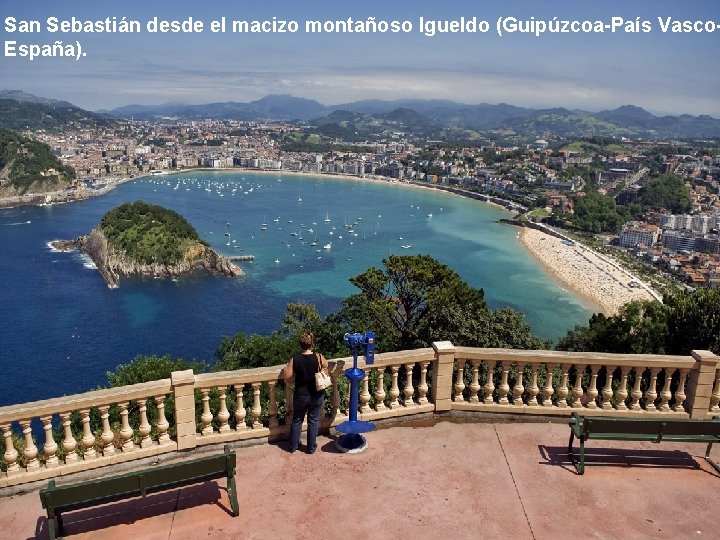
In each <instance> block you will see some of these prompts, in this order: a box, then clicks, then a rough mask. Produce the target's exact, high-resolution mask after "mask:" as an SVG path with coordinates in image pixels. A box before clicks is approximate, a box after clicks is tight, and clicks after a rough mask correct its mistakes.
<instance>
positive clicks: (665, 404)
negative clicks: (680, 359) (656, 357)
mask: <svg viewBox="0 0 720 540" xmlns="http://www.w3.org/2000/svg"><path fill="white" fill-rule="evenodd" d="M674 371H675V370H674V369H673V370H672V372H671V371H670V370H669V369H668V368H663V373H664V374H665V384H664V385H663V389H662V392H660V407H659V409H660V412H670V399H671V398H672V392H670V385H671V384H672V373H673V372H674Z"/></svg>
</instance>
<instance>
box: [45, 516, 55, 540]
mask: <svg viewBox="0 0 720 540" xmlns="http://www.w3.org/2000/svg"><path fill="white" fill-rule="evenodd" d="M47 524H48V538H50V540H55V538H57V535H56V534H55V516H48V518H47Z"/></svg>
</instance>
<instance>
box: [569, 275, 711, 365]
mask: <svg viewBox="0 0 720 540" xmlns="http://www.w3.org/2000/svg"><path fill="white" fill-rule="evenodd" d="M557 349H558V350H562V351H595V352H611V353H636V354H678V355H687V354H690V351H692V350H694V349H696V350H710V351H712V352H714V353H715V354H720V289H699V290H696V291H692V292H677V293H673V294H670V295H668V296H666V297H665V298H664V299H663V303H662V304H661V303H660V302H655V301H649V300H643V301H634V302H630V303H628V304H626V305H625V306H623V307H622V308H621V309H620V312H619V313H618V314H617V315H614V316H612V317H606V316H605V315H603V314H595V315H593V316H592V317H591V318H590V321H589V323H588V326H576V327H575V329H574V330H571V331H569V332H568V333H567V335H566V336H565V337H564V338H562V339H561V340H560V342H559V343H558V345H557Z"/></svg>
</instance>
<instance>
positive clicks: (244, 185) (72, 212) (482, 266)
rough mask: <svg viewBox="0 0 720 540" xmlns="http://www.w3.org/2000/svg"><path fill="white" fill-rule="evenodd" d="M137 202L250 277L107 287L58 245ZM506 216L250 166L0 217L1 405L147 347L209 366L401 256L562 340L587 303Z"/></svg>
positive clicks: (70, 387) (580, 320) (97, 372)
mask: <svg viewBox="0 0 720 540" xmlns="http://www.w3.org/2000/svg"><path fill="white" fill-rule="evenodd" d="M138 199H142V200H144V201H147V202H150V203H155V204H160V205H162V206H165V207H168V208H171V209H173V210H175V211H177V212H179V213H180V214H182V215H183V216H185V217H186V218H187V219H188V220H189V221H190V222H191V223H192V224H193V225H194V226H195V228H196V229H197V230H198V232H199V233H200V235H201V236H202V237H203V238H204V239H205V240H207V241H208V242H210V244H211V245H212V246H213V248H215V249H216V250H217V251H219V252H220V253H222V254H225V255H230V256H232V255H243V254H252V255H254V256H255V257H256V258H255V260H254V261H253V262H252V263H248V262H243V263H239V264H240V265H241V266H242V268H243V269H244V271H245V275H244V276H243V277H240V278H227V277H219V276H213V275H207V274H201V273H198V274H193V275H190V276H186V277H182V278H180V279H179V280H177V281H173V280H161V279H153V278H124V279H122V281H121V283H120V287H119V288H117V289H110V288H108V287H107V285H106V284H105V282H104V280H103V279H102V277H101V276H100V274H99V272H97V270H95V269H93V268H92V264H91V262H90V261H89V260H88V259H87V258H86V257H84V256H83V255H81V254H80V253H77V252H75V253H60V252H57V251H55V250H53V249H51V248H50V247H48V242H50V241H52V240H55V239H70V238H75V237H76V236H79V235H81V234H87V233H88V232H89V231H90V229H91V228H92V227H93V226H95V225H96V224H97V223H98V222H99V220H100V218H101V217H102V215H103V214H104V213H105V212H107V211H108V210H110V209H111V208H114V207H116V206H118V205H119V204H121V203H123V202H128V201H134V200H138ZM509 215H510V214H509V213H508V212H506V211H504V210H502V209H499V208H496V207H492V206H489V205H487V204H485V203H481V202H478V201H474V200H470V199H465V198H462V197H458V196H454V195H449V194H446V193H443V192H439V191H435V190H430V189H418V188H410V187H403V186H399V185H394V184H388V183H386V182H378V181H369V180H363V181H361V180H352V179H347V180H344V179H342V180H341V179H334V178H327V177H313V176H304V175H287V174H258V173H251V172H244V171H243V172H240V171H232V172H200V171H196V172H190V173H183V174H178V175H161V176H153V177H146V178H141V179H138V180H136V181H134V182H131V183H127V184H123V185H122V186H120V187H118V188H117V189H116V190H114V191H112V192H111V193H109V194H107V195H104V196H102V197H96V198H91V199H88V200H86V201H82V202H77V203H72V204H65V205H53V206H44V207H22V208H16V209H8V210H0V240H1V241H2V247H3V254H2V258H1V259H0V287H2V304H3V309H2V310H0V369H2V379H1V380H2V382H1V383H0V405H5V404H9V403H19V402H24V401H32V400H36V399H42V398H47V397H53V396H58V395H63V394H69V393H75V392H81V391H84V390H87V389H89V388H92V387H95V386H98V385H100V384H104V383H105V382H106V378H105V372H106V371H108V370H111V369H113V368H114V367H115V366H116V365H117V364H119V363H124V362H128V361H129V360H131V359H132V358H133V357H134V356H135V355H136V354H139V353H142V354H158V355H162V354H166V353H168V354H171V355H173V356H180V357H183V358H188V359H192V358H195V359H202V360H206V361H208V362H212V361H213V359H214V351H215V348H216V347H217V345H218V343H219V342H220V339H221V338H222V336H225V335H232V334H234V333H236V332H239V331H243V332H247V333H269V332H271V331H272V330H275V329H278V328H279V326H280V323H281V319H282V316H283V314H284V310H285V306H286V304H287V303H288V302H293V301H298V300H303V301H307V302H312V303H314V304H316V305H317V306H318V308H319V310H320V311H321V313H327V312H330V311H333V310H335V309H337V308H338V306H339V303H340V300H341V299H342V298H343V297H345V296H347V295H349V294H352V293H353V292H355V290H356V289H355V288H354V287H353V286H352V285H351V284H350V283H349V281H348V279H349V278H350V277H351V276H354V275H357V274H359V273H360V272H362V271H364V270H365V269H367V268H369V267H370V266H379V265H381V261H382V259H383V258H385V257H387V256H388V255H390V254H392V253H396V254H418V253H422V254H429V255H432V256H433V257H435V258H437V259H438V260H440V261H441V262H443V263H445V264H448V265H449V266H451V267H452V268H454V269H455V270H456V271H457V272H458V273H459V274H460V275H461V276H462V277H463V278H464V279H465V280H466V281H467V282H469V283H470V284H471V285H473V286H475V287H482V288H483V289H484V290H485V297H486V299H487V301H488V303H489V304H490V305H491V306H492V307H499V306H511V307H513V308H516V309H520V310H522V311H524V312H525V314H526V317H527V320H528V322H529V323H530V325H531V326H532V328H533V330H534V331H535V333H536V334H538V335H540V336H543V337H546V338H551V339H554V340H557V338H559V337H561V336H563V335H564V334H565V332H566V331H567V330H568V329H570V328H572V327H574V325H575V324H585V323H586V322H587V319H588V318H589V316H590V314H591V311H590V306H588V305H586V304H585V303H583V301H582V300H581V299H579V298H578V297H576V296H575V295H573V294H571V293H569V292H567V291H566V290H564V289H563V288H562V287H561V285H559V284H558V283H557V282H555V281H554V280H553V279H552V278H551V277H550V276H549V275H548V274H547V273H546V272H545V271H544V270H543V268H542V267H541V266H540V265H539V264H538V263H537V262H536V261H535V260H534V259H533V258H532V257H531V256H530V255H529V254H527V253H526V252H525V250H524V249H523V247H522V245H521V244H520V241H519V239H518V238H517V233H518V231H517V229H515V228H514V227H512V226H508V225H502V224H499V223H496V220H498V219H499V218H502V217H508V216H509ZM263 224H265V226H263ZM313 243H316V245H312V244H313ZM357 330H366V329H362V328H359V329H357ZM367 330H369V329H367Z"/></svg>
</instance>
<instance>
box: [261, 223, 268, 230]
mask: <svg viewBox="0 0 720 540" xmlns="http://www.w3.org/2000/svg"><path fill="white" fill-rule="evenodd" d="M260 230H261V231H267V223H263V224H262V225H260Z"/></svg>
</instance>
